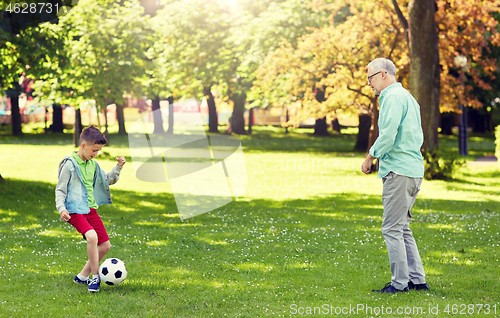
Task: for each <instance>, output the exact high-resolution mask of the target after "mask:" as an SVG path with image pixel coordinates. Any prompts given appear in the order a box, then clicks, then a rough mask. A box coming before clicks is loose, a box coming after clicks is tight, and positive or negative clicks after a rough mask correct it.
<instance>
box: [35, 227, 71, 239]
mask: <svg viewBox="0 0 500 318" xmlns="http://www.w3.org/2000/svg"><path fill="white" fill-rule="evenodd" d="M38 235H41V236H50V237H74V235H73V234H72V233H69V232H68V231H67V230H66V231H63V230H59V229H50V230H43V231H40V232H38Z"/></svg>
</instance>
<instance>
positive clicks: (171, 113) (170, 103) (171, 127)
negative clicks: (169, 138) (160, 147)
mask: <svg viewBox="0 0 500 318" xmlns="http://www.w3.org/2000/svg"><path fill="white" fill-rule="evenodd" d="M167 101H168V130H167V134H173V133H174V97H173V96H170V97H169V98H167Z"/></svg>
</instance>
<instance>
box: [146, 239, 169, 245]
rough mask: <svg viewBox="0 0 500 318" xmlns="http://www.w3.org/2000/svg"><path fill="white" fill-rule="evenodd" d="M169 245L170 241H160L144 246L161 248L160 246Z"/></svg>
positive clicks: (147, 243)
mask: <svg viewBox="0 0 500 318" xmlns="http://www.w3.org/2000/svg"><path fill="white" fill-rule="evenodd" d="M169 243H171V241H169V240H161V241H157V240H154V241H150V242H146V245H148V246H162V245H167V244H169Z"/></svg>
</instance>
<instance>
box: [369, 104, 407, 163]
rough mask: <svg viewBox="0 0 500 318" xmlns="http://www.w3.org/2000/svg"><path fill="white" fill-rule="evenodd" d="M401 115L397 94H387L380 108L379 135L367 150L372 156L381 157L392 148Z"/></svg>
mask: <svg viewBox="0 0 500 318" xmlns="http://www.w3.org/2000/svg"><path fill="white" fill-rule="evenodd" d="M402 115H403V101H402V100H401V99H400V98H399V97H397V96H388V97H387V98H386V100H384V105H381V108H380V115H379V120H378V129H379V135H378V137H377V140H376V141H375V143H374V144H373V146H372V147H371V148H370V151H369V153H370V155H371V156H372V157H375V158H382V157H383V156H384V155H385V154H386V153H387V152H388V151H389V150H390V149H391V148H392V146H393V145H394V141H395V139H396V135H397V133H398V128H399V125H400V124H401V118H402Z"/></svg>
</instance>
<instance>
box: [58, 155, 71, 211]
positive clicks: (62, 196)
mask: <svg viewBox="0 0 500 318" xmlns="http://www.w3.org/2000/svg"><path fill="white" fill-rule="evenodd" d="M67 164H68V162H66V164H64V165H63V166H62V167H61V170H60V172H59V179H58V181H57V186H56V191H55V192H56V193H55V194H56V209H57V211H59V213H61V212H62V211H64V210H66V205H65V202H66V196H67V195H68V183H69V179H70V177H71V172H70V171H69V169H68V167H67V166H66V165H67Z"/></svg>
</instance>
